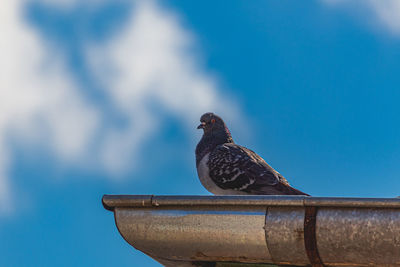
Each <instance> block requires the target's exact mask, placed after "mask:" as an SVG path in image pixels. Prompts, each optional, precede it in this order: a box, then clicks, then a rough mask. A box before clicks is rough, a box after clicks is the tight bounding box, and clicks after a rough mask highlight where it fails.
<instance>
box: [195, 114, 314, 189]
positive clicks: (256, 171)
mask: <svg viewBox="0 0 400 267" xmlns="http://www.w3.org/2000/svg"><path fill="white" fill-rule="evenodd" d="M206 115H207V116H209V117H210V118H216V119H217V120H216V121H217V122H216V123H217V124H218V123H220V124H221V125H220V126H219V127H214V126H213V125H211V126H210V127H214V128H211V130H209V129H206V130H205V133H204V135H203V138H202V139H201V140H200V142H199V144H198V145H197V147H196V165H197V170H198V173H199V177H200V180H201V181H202V183H203V185H204V186H205V187H206V188H207V189H208V190H209V191H210V192H212V193H214V194H232V193H235V192H237V193H238V194H239V193H240V194H254V195H307V194H305V193H303V192H301V191H299V190H297V189H295V188H293V187H291V186H290V185H289V183H288V182H287V180H286V179H285V178H284V177H283V176H282V175H281V174H280V173H278V172H277V171H275V170H274V169H273V168H272V167H271V166H269V165H268V164H267V163H266V162H265V160H264V159H262V158H261V157H260V156H259V155H257V154H256V153H255V152H253V151H252V150H250V149H247V148H245V147H242V146H239V145H237V144H235V143H234V142H233V139H232V137H231V135H230V132H229V130H228V128H227V127H226V125H225V123H224V122H223V121H222V119H220V118H219V117H218V116H216V115H214V114H212V113H206V114H204V115H203V116H202V119H203V118H204V117H205V116H206ZM206 119H207V117H206ZM203 120H204V119H203ZM201 121H202V120H201ZM199 127H200V126H199ZM204 127H206V125H205V126H204ZM203 161H205V162H203Z"/></svg>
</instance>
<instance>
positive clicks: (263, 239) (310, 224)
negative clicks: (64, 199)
mask: <svg viewBox="0 0 400 267" xmlns="http://www.w3.org/2000/svg"><path fill="white" fill-rule="evenodd" d="M103 205H104V207H105V208H106V209H108V210H111V211H114V215H115V221H116V225H117V228H118V230H119V231H120V233H121V235H122V236H123V237H124V238H125V240H126V241H127V242H128V243H129V244H131V245H132V246H133V247H135V248H136V249H138V250H141V251H143V252H144V253H146V254H148V255H149V256H151V257H153V258H155V259H157V260H158V261H159V262H161V263H162V264H164V265H165V266H179V264H177V263H180V264H181V265H182V266H183V265H185V266H189V265H190V264H191V262H241V263H266V264H267V263H268V264H290V265H296V266H306V265H310V264H311V265H313V266H400V199H397V198H393V199H389V198H387V199H382V198H320V197H306V196H152V195H145V196H137V195H133V196H131V195H129V196H128V195H122V196H110V195H105V196H103ZM168 262H173V264H168ZM188 264H189V265H188Z"/></svg>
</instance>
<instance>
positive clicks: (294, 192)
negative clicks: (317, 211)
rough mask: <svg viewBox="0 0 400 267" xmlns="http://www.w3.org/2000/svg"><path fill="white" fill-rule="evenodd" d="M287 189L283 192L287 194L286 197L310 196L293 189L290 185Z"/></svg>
mask: <svg viewBox="0 0 400 267" xmlns="http://www.w3.org/2000/svg"><path fill="white" fill-rule="evenodd" d="M285 187H286V189H285V190H282V191H283V192H285V193H286V194H285V195H304V196H310V195H309V194H306V193H304V192H301V191H300V190H297V189H296V188H293V187H291V186H289V185H285Z"/></svg>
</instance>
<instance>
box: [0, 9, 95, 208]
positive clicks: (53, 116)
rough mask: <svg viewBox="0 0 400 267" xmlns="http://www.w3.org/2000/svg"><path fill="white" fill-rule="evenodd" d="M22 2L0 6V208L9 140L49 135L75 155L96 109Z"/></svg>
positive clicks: (7, 188)
mask: <svg viewBox="0 0 400 267" xmlns="http://www.w3.org/2000/svg"><path fill="white" fill-rule="evenodd" d="M23 4H24V2H23V1H6V2H5V3H3V5H2V8H1V9H0V10H1V11H0V32H1V33H2V34H1V35H0V44H1V46H0V58H1V59H2V60H1V61H0V75H1V76H0V77H1V79H0V148H1V150H0V210H6V209H8V208H9V207H10V197H11V183H10V180H9V177H8V176H9V175H8V172H9V166H10V165H11V162H10V151H11V148H10V147H9V146H8V144H9V142H10V140H12V139H14V140H15V141H16V142H24V143H26V144H29V143H33V142H35V141H38V140H39V138H41V139H45V138H48V139H47V140H46V144H47V145H48V147H49V148H51V149H54V151H55V152H56V155H58V156H59V157H60V159H63V160H76V159H78V158H79V157H80V156H81V155H83V153H84V152H85V149H86V144H87V143H88V140H90V137H91V135H92V134H93V129H94V128H95V127H96V124H98V118H97V116H98V114H97V111H96V110H95V109H94V108H93V107H91V105H90V104H89V103H87V102H86V101H85V100H84V99H83V98H82V96H81V95H80V93H79V92H78V88H77V87H76V86H75V85H74V84H73V82H72V80H71V79H70V78H69V77H68V73H67V72H66V71H65V70H63V69H62V65H63V64H62V58H61V57H57V55H56V54H53V53H51V52H49V50H48V48H47V47H46V46H45V44H44V43H43V42H42V40H40V39H39V36H38V35H37V34H36V32H34V31H33V29H31V28H29V27H28V25H26V24H25V23H24V21H23V19H22V17H23V15H22V14H21V12H23ZM77 129H79V130H77ZM22 140H23V141H22Z"/></svg>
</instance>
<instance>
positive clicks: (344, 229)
mask: <svg viewBox="0 0 400 267" xmlns="http://www.w3.org/2000/svg"><path fill="white" fill-rule="evenodd" d="M317 218H318V220H317V229H316V235H317V240H318V250H319V253H320V256H321V258H322V260H323V262H324V263H325V264H327V265H335V266H340V265H342V266H348V265H349V263H352V264H353V265H356V266H388V265H389V266H393V265H400V211H399V210H398V209H354V208H351V209H349V208H347V209H337V208H329V209H321V210H319V211H318V216H317Z"/></svg>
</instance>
